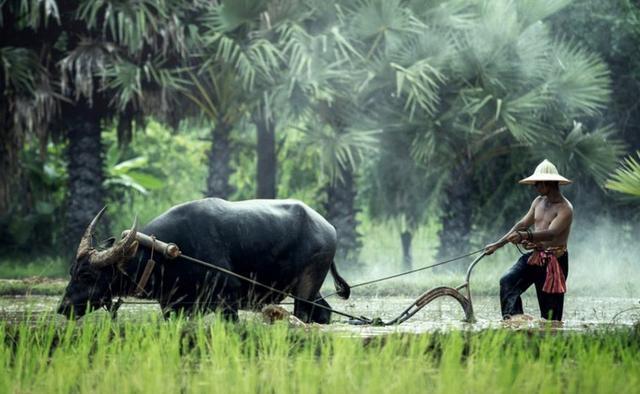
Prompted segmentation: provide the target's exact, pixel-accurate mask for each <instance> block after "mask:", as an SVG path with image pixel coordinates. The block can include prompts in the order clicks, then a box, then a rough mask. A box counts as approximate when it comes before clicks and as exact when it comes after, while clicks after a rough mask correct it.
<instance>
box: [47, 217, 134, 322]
mask: <svg viewBox="0 0 640 394" xmlns="http://www.w3.org/2000/svg"><path fill="white" fill-rule="evenodd" d="M105 209H106V207H105V208H102V210H101V211H100V212H99V213H98V214H97V215H96V217H95V218H93V220H92V221H91V223H90V224H89V226H88V227H87V229H86V230H85V232H84V235H83V236H82V239H81V240H80V245H79V246H78V251H77V253H76V258H75V261H74V263H73V264H72V266H71V270H70V274H71V280H70V281H69V284H68V285H67V288H66V290H65V294H64V297H63V298H62V302H61V303H60V306H59V308H58V313H61V314H63V315H65V316H67V317H70V316H74V317H76V318H79V317H81V316H83V315H84V314H85V313H86V312H87V309H88V308H91V309H97V308H100V307H102V306H108V305H110V304H111V298H112V287H113V285H114V283H115V282H116V280H117V271H118V268H119V267H118V266H119V265H120V264H123V263H124V262H126V261H127V260H129V259H130V258H131V257H132V256H133V255H134V254H135V253H136V250H137V247H138V242H137V241H136V227H137V220H134V223H133V226H132V228H131V231H129V232H128V233H127V235H126V236H125V237H124V238H122V239H121V240H120V241H118V242H115V244H112V245H110V246H109V248H107V249H106V250H100V251H99V250H97V249H96V248H94V246H93V233H94V231H95V228H96V225H97V224H98V221H99V220H100V217H101V216H102V214H103V213H104V211H105Z"/></svg>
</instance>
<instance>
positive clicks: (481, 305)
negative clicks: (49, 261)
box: [0, 296, 640, 336]
mask: <svg viewBox="0 0 640 394" xmlns="http://www.w3.org/2000/svg"><path fill="white" fill-rule="evenodd" d="M58 301H59V298H58V297H39V296H26V297H2V298H0V319H2V320H5V321H12V322H19V321H22V320H24V319H27V318H28V317H31V318H36V319H37V318H38V317H39V316H42V317H43V318H46V319H53V320H56V321H60V322H61V323H62V322H64V318H63V317H61V316H58V315H55V314H52V311H54V310H55V307H56V305H57V303H58ZM127 301H130V302H136V301H137V300H135V299H130V300H127ZM328 301H329V302H330V304H331V305H332V307H333V308H335V309H336V310H339V311H342V312H346V313H349V314H351V315H356V316H366V317H369V318H373V317H379V318H381V319H382V320H384V321H389V320H391V319H393V318H394V317H396V316H397V315H399V314H400V312H402V311H403V310H404V309H405V308H407V307H408V306H409V305H411V303H412V302H413V301H414V300H413V299H412V298H409V297H354V298H353V299H350V300H348V301H342V300H339V299H329V300H328ZM523 301H524V308H525V312H526V313H528V314H530V315H532V316H531V317H530V318H523V319H517V320H516V321H514V322H513V323H510V324H509V325H505V324H504V323H503V322H502V320H501V318H500V309H499V301H498V297H497V296H496V297H488V296H483V297H475V298H474V302H473V305H474V310H475V315H476V319H477V321H476V322H475V323H473V324H470V323H465V322H463V319H464V317H465V316H464V313H463V311H462V308H461V307H460V305H459V304H458V303H457V302H456V301H455V300H453V299H452V298H449V297H444V298H440V299H436V300H435V301H433V302H432V303H430V304H429V305H427V306H426V307H425V308H423V309H422V310H421V311H420V312H418V313H417V314H416V315H415V316H413V317H412V318H411V319H409V320H408V321H406V322H405V323H403V324H401V325H398V326H389V327H372V326H354V325H350V324H347V323H346V322H345V320H346V318H343V317H340V316H335V317H334V320H335V322H334V323H333V324H331V325H328V326H321V329H322V330H326V331H338V332H347V333H353V334H359V335H364V336H370V335H378V334H385V333H392V332H412V333H420V332H429V331H438V330H440V331H441V330H482V329H487V328H499V327H508V328H513V329H530V328H540V327H544V326H545V323H544V322H543V321H541V320H539V319H537V318H536V317H537V314H538V313H539V312H538V306H537V301H536V299H535V297H533V296H525V297H524V298H523ZM284 307H285V308H286V309H288V310H291V305H285V306H284ZM625 311H626V312H625ZM105 314H106V312H105V311H98V312H94V313H92V314H91V315H88V317H87V318H86V319H87V320H88V319H96V318H100V317H101V316H104V315H105ZM564 314H565V315H564V323H563V324H562V326H561V327H556V329H561V330H571V331H574V330H576V331H582V330H589V329H600V328H609V327H612V326H631V325H633V324H634V323H637V322H638V321H640V303H639V300H638V299H633V298H606V297H571V296H568V297H567V299H566V301H565V312H564ZM154 315H156V316H158V315H160V308H159V306H158V305H157V304H155V303H146V302H145V303H132V304H125V305H123V306H122V307H121V308H120V311H119V314H118V316H119V317H118V318H119V319H126V320H129V321H131V320H133V321H136V320H145V319H148V318H150V317H152V316H154ZM255 318H259V316H257V315H256V314H254V313H249V312H243V313H241V319H255Z"/></svg>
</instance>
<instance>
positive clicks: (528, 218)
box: [484, 197, 540, 255]
mask: <svg viewBox="0 0 640 394" xmlns="http://www.w3.org/2000/svg"><path fill="white" fill-rule="evenodd" d="M539 199H540V197H536V198H535V199H534V200H533V202H532V203H531V207H529V211H528V212H527V213H526V214H525V215H524V216H523V217H522V219H520V220H519V221H518V222H517V223H516V224H514V225H513V227H512V228H511V230H509V231H508V232H507V233H506V234H505V235H503V236H502V238H500V239H499V240H497V241H496V242H494V243H491V244H489V245H487V246H485V248H484V253H485V254H487V255H490V254H492V253H493V252H495V251H496V250H498V249H499V248H501V247H503V246H504V245H506V244H507V242H509V241H508V240H507V239H508V238H509V236H510V235H512V234H514V233H515V232H517V231H519V230H526V229H528V228H529V227H531V225H533V223H534V215H535V210H536V205H538V201H539Z"/></svg>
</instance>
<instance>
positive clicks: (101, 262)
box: [89, 217, 138, 268]
mask: <svg viewBox="0 0 640 394" xmlns="http://www.w3.org/2000/svg"><path fill="white" fill-rule="evenodd" d="M137 230H138V218H137V217H136V218H135V219H134V221H133V225H132V226H131V230H130V231H129V232H127V235H126V236H125V237H124V238H122V239H121V240H119V241H118V242H116V244H115V245H113V246H112V247H110V248H109V249H107V250H103V251H101V252H98V251H95V252H94V253H92V254H91V256H89V263H90V264H91V265H92V266H94V267H97V268H102V267H107V266H109V265H112V264H118V263H121V262H123V261H124V260H126V259H128V258H129V257H131V254H132V251H135V249H136V248H132V247H133V243H134V242H136V233H137Z"/></svg>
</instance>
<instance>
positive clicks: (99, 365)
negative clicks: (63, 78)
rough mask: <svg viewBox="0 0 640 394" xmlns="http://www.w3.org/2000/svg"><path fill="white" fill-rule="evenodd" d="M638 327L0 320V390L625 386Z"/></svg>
mask: <svg viewBox="0 0 640 394" xmlns="http://www.w3.org/2000/svg"><path fill="white" fill-rule="evenodd" d="M639 368H640V332H639V331H638V327H637V326H636V327H635V328H629V329H618V330H610V331H595V332H583V333H575V332H574V333H567V332H554V331H545V330H541V331H538V330H532V331H510V330H486V331H481V332H474V333H471V332H464V331H452V332H447V333H431V334H420V335H411V334H391V335H387V336H377V337H370V338H362V337H357V336H351V335H345V334H337V333H326V332H321V331H320V330H319V329H317V328H314V327H308V328H292V327H289V326H288V325H287V324H285V323H277V324H275V325H266V324H262V323H259V322H255V321H254V322H245V323H242V324H229V323H225V322H222V321H220V320H218V319H217V318H209V319H206V318H201V317H196V318H193V319H191V320H184V319H180V318H177V319H175V320H171V321H162V320H158V319H157V318H155V317H150V318H149V319H145V320H144V321H137V322H120V323H118V322H113V321H111V320H110V319H108V318H100V319H94V320H87V321H85V322H84V323H82V322H81V323H76V322H63V321H62V320H59V319H54V317H53V316H51V315H48V314H44V315H40V316H39V317H32V318H31V319H30V320H24V321H22V322H20V323H15V324H12V323H8V322H6V321H4V322H1V323H0V392H3V393H10V392H11V393H18V392H19V393H27V392H33V393H36V392H95V393H102V392H105V393H112V392H118V393H130V392H132V393H147V392H148V393H177V392H183V393H187V392H189V393H190V392H224V393H236V392H238V393H257V392H260V393H307V392H309V393H312V392H313V393H315V392H318V393H325V392H326V393H354V392H357V393H360V392H362V393H365V392H366V393H423V392H442V393H461V392H471V393H483V392H485V393H488V392H492V393H498V392H504V393H509V392H519V393H533V392H535V393H539V392H544V393H561V392H562V393H574V392H575V393H586V392H588V393H597V392H625V393H626V392H635V391H637V387H638V384H639V383H640V375H638V373H637V372H638V370H639Z"/></svg>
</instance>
